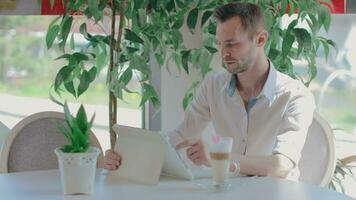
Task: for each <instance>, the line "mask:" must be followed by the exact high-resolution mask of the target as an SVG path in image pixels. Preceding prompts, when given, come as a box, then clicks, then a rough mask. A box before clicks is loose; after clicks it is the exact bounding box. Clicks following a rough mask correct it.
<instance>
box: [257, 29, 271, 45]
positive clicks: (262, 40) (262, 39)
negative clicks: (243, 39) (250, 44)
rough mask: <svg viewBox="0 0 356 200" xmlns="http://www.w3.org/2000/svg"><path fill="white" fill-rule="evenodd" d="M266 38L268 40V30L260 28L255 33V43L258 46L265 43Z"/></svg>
mask: <svg viewBox="0 0 356 200" xmlns="http://www.w3.org/2000/svg"><path fill="white" fill-rule="evenodd" d="M267 40H268V32H267V31H266V30H262V31H260V32H259V33H258V34H257V37H256V45H257V46H258V47H262V46H264V45H265V44H266V42H267Z"/></svg>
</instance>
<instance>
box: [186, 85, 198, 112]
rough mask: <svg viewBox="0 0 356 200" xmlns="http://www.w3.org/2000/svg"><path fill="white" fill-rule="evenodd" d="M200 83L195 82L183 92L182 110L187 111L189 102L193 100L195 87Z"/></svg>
mask: <svg viewBox="0 0 356 200" xmlns="http://www.w3.org/2000/svg"><path fill="white" fill-rule="evenodd" d="M199 83H200V81H195V82H194V83H193V84H192V85H191V86H190V87H189V89H188V90H187V91H186V92H185V95H184V98H183V109H184V110H185V109H187V107H188V106H189V104H190V102H191V101H192V100H193V97H194V93H195V90H196V88H197V86H198V85H199Z"/></svg>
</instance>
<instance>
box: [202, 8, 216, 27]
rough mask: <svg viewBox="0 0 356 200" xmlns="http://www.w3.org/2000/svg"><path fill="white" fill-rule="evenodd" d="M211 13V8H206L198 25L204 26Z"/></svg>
mask: <svg viewBox="0 0 356 200" xmlns="http://www.w3.org/2000/svg"><path fill="white" fill-rule="evenodd" d="M211 15H213V11H211V10H207V11H205V12H204V14H203V17H202V18H201V25H200V26H201V27H203V26H204V24H205V22H207V21H208V19H209V18H210V17H211Z"/></svg>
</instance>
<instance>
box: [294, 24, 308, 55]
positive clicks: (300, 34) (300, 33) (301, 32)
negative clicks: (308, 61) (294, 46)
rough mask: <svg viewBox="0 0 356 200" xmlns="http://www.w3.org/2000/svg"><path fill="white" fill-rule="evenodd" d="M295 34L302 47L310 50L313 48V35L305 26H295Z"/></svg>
mask: <svg viewBox="0 0 356 200" xmlns="http://www.w3.org/2000/svg"><path fill="white" fill-rule="evenodd" d="M293 31H294V34H295V36H296V38H297V41H298V43H299V45H301V47H304V48H305V49H306V50H310V49H311V44H312V41H311V36H310V34H309V33H308V31H307V30H305V29H304V28H295V29H293Z"/></svg>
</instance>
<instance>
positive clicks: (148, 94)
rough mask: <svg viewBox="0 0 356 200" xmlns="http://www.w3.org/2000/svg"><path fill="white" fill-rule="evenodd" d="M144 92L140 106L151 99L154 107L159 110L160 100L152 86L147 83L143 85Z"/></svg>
mask: <svg viewBox="0 0 356 200" xmlns="http://www.w3.org/2000/svg"><path fill="white" fill-rule="evenodd" d="M142 90H143V96H142V99H141V102H140V106H142V105H144V104H145V103H146V102H147V101H148V100H149V99H151V101H152V100H153V101H152V104H153V106H154V107H155V108H157V107H158V106H159V100H158V95H157V93H156V91H155V89H154V88H153V87H152V86H151V85H149V84H147V83H143V85H142Z"/></svg>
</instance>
